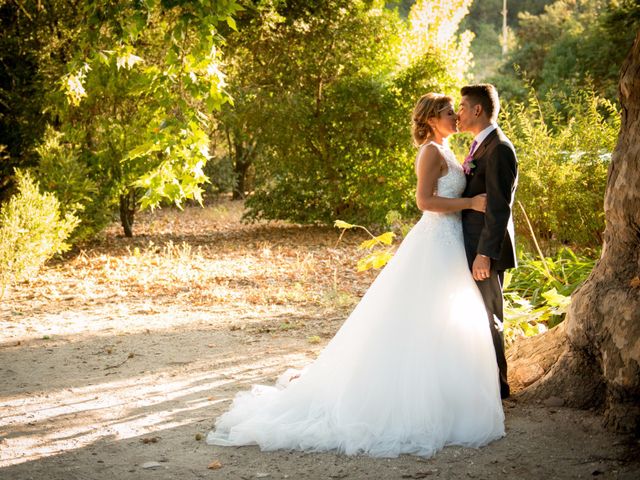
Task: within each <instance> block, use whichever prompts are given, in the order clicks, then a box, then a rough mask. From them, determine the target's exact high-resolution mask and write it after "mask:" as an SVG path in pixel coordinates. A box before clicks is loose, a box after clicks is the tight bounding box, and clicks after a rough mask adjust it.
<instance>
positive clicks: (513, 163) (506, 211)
mask: <svg viewBox="0 0 640 480" xmlns="http://www.w3.org/2000/svg"><path fill="white" fill-rule="evenodd" d="M473 163H474V164H475V167H474V168H473V169H472V170H471V173H470V174H468V175H467V187H466V188H465V190H464V193H463V194H462V196H463V197H473V196H475V195H479V194H481V193H486V194H487V211H486V212H485V213H482V212H476V211H475V210H463V211H462V228H463V231H464V247H465V250H466V253H467V260H468V261H469V266H470V267H471V265H472V264H473V260H474V259H475V257H476V254H478V253H479V254H482V255H486V256H487V257H491V259H492V261H491V267H492V269H495V270H498V271H501V270H506V269H507V268H514V267H515V266H516V247H515V237H514V229H513V218H512V216H511V207H512V206H513V196H514V193H515V190H516V186H517V183H518V161H517V160H516V152H515V150H514V148H513V145H512V144H511V142H510V141H509V139H508V138H507V137H506V136H505V135H504V133H502V130H500V129H499V128H496V129H495V130H494V131H492V132H491V133H490V134H489V135H488V136H487V137H486V138H485V139H484V141H483V142H482V143H481V144H480V146H479V147H478V148H477V149H476V151H475V152H474V154H473Z"/></svg>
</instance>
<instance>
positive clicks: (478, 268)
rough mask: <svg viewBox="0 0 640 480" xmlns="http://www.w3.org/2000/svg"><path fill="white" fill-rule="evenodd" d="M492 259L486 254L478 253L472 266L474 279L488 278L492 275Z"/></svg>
mask: <svg viewBox="0 0 640 480" xmlns="http://www.w3.org/2000/svg"><path fill="white" fill-rule="evenodd" d="M490 270H491V259H490V258H489V257H487V256H485V255H480V254H478V255H476V258H475V260H474V261H473V266H472V267H471V273H472V274H473V279H474V280H476V281H481V280H486V279H487V278H489V275H491V272H490Z"/></svg>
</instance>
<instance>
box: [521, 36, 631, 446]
mask: <svg viewBox="0 0 640 480" xmlns="http://www.w3.org/2000/svg"><path fill="white" fill-rule="evenodd" d="M620 103H621V105H622V123H621V127H620V135H619V137H618V144H617V146H616V148H615V151H614V153H613V156H612V159H611V165H610V167H609V175H608V179H607V190H606V193H605V200H604V210H605V218H606V229H605V232H604V243H603V248H602V256H601V258H600V260H599V261H598V262H597V263H596V265H595V267H594V269H593V271H592V272H591V274H590V275H589V277H588V279H587V280H586V281H585V283H584V284H583V285H582V286H581V287H580V288H579V289H578V290H577V291H576V292H575V293H574V295H573V298H572V303H571V307H570V309H569V312H568V314H567V319H566V320H565V322H564V323H565V325H564V326H563V327H562V329H561V330H557V331H556V329H553V330H551V331H550V332H547V333H546V334H545V335H544V336H541V337H540V338H537V339H535V340H533V341H532V342H531V343H532V345H533V346H531V347H529V353H531V351H534V350H535V349H536V347H535V346H536V345H537V346H538V347H540V346H541V344H542V343H545V342H548V341H549V340H550V339H552V341H554V342H555V341H557V339H558V336H559V337H562V336H564V337H565V338H566V344H565V346H564V347H562V348H561V349H560V354H558V355H556V356H557V361H556V362H555V363H553V359H552V361H551V364H550V365H540V366H541V370H542V372H540V370H538V372H537V373H538V374H539V375H538V376H539V379H538V380H537V381H534V382H533V383H532V384H531V385H530V386H529V387H528V388H526V389H525V390H524V391H523V392H522V394H521V397H522V398H525V399H537V400H544V399H548V398H549V397H560V398H561V399H562V400H563V401H564V403H565V404H566V405H568V406H574V407H579V408H593V407H597V408H601V409H602V411H603V414H604V419H605V425H607V426H609V427H611V428H614V429H616V430H619V431H625V432H631V433H634V434H635V435H640V400H639V399H640V32H638V34H637V36H636V39H635V42H634V44H633V47H632V49H631V51H630V52H629V55H628V56H627V58H626V60H625V62H624V64H623V66H622V70H621V78H620ZM554 338H555V340H553V339H554ZM525 350H527V349H525ZM521 353H522V354H523V355H526V351H523V352H521ZM523 355H520V354H518V352H514V354H512V355H511V357H512V361H513V362H517V361H518V360H519V359H523V358H525V357H524V356H523ZM534 360H535V359H534ZM517 370H518V368H515V369H514V372H513V376H514V377H513V378H515V375H516V372H517ZM532 376H533V377H535V374H533V375H532ZM529 379H531V378H529Z"/></svg>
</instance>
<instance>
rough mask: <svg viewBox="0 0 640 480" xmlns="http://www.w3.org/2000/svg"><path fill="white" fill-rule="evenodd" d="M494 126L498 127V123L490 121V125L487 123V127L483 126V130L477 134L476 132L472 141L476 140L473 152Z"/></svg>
mask: <svg viewBox="0 0 640 480" xmlns="http://www.w3.org/2000/svg"><path fill="white" fill-rule="evenodd" d="M496 128H498V125H497V124H495V123H493V122H492V123H491V125H489V126H488V127H487V128H485V129H484V130H482V131H481V132H480V133H479V134H477V135H476V136H475V138H474V139H473V141H474V142H476V148H474V149H473V152H475V151H477V150H478V148H479V147H480V145H482V142H484V139H485V138H487V137H488V136H489V134H490V133H491V132H493V131H494V130H495V129H496ZM473 152H472V154H473Z"/></svg>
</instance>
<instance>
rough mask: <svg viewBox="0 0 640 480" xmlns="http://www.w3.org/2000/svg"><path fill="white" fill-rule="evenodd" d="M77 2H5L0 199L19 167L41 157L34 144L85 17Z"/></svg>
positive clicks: (0, 6) (0, 36) (0, 57)
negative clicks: (3, 154)
mask: <svg viewBox="0 0 640 480" xmlns="http://www.w3.org/2000/svg"><path fill="white" fill-rule="evenodd" d="M74 3H75V2H66V1H53V2H44V3H43V2H37V1H34V0H26V1H21V2H6V1H2V2H0V144H1V145H5V146H6V152H7V154H8V158H6V159H3V161H2V162H0V200H1V199H4V198H5V197H6V195H7V194H8V193H9V191H10V190H11V187H12V178H13V171H14V168H16V167H20V168H27V167H32V166H34V165H35V163H36V162H37V156H36V155H35V152H34V150H33V148H34V147H35V146H36V145H37V144H38V142H39V141H40V139H41V138H42V135H43V133H44V130H45V127H46V125H47V123H49V122H52V121H55V120H54V119H53V117H52V115H51V112H50V111H49V110H48V109H47V103H46V93H47V92H49V91H51V90H55V86H54V85H55V83H56V81H57V80H58V79H59V77H60V76H61V75H62V74H63V73H64V67H65V61H66V59H69V58H70V57H71V55H72V50H73V41H72V39H73V36H74V34H75V31H76V28H77V26H78V25H79V24H80V23H81V22H82V18H80V16H79V15H77V10H76V6H75V5H74Z"/></svg>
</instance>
